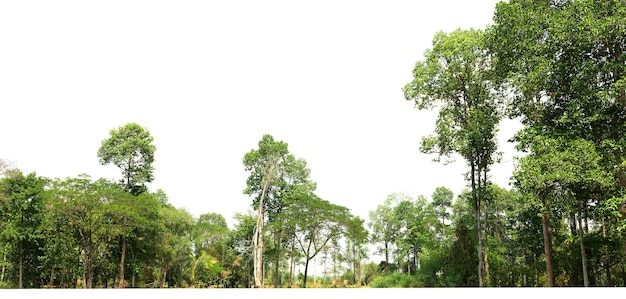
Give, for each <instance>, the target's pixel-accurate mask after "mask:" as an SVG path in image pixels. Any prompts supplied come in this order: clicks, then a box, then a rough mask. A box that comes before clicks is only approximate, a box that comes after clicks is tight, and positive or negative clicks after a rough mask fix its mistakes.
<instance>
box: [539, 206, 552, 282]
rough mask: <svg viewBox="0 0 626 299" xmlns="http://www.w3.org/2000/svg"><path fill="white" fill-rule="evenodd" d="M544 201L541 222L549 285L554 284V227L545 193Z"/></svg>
mask: <svg viewBox="0 0 626 299" xmlns="http://www.w3.org/2000/svg"><path fill="white" fill-rule="evenodd" d="M540 197H541V201H542V203H543V208H544V211H543V217H542V219H541V224H542V226H543V247H544V252H545V256H546V274H547V276H548V277H547V280H548V287H553V286H554V264H553V262H552V227H551V226H550V209H549V207H548V202H547V200H546V197H545V195H544V194H541V195H540Z"/></svg>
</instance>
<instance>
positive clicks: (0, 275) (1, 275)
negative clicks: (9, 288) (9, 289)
mask: <svg viewBox="0 0 626 299" xmlns="http://www.w3.org/2000/svg"><path fill="white" fill-rule="evenodd" d="M6 263H7V252H6V249H5V250H4V258H3V262H2V274H0V282H2V281H4V269H6Z"/></svg>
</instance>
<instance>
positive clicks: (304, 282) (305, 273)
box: [302, 258, 311, 289]
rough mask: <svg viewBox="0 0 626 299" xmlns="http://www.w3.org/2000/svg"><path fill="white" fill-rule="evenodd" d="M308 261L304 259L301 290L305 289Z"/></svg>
mask: <svg viewBox="0 0 626 299" xmlns="http://www.w3.org/2000/svg"><path fill="white" fill-rule="evenodd" d="M309 261H311V260H310V259H308V258H307V259H306V263H305V264H304V278H303V279H302V288H305V289H306V279H307V275H308V271H309Z"/></svg>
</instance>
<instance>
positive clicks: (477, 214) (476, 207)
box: [470, 163, 485, 287]
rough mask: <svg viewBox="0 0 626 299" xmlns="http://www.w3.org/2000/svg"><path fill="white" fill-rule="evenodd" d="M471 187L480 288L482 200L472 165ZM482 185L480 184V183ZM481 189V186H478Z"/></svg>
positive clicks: (482, 277) (474, 167)
mask: <svg viewBox="0 0 626 299" xmlns="http://www.w3.org/2000/svg"><path fill="white" fill-rule="evenodd" d="M470 172H471V185H472V201H473V205H474V220H475V221H476V241H477V242H476V251H477V253H478V286H479V287H482V286H483V284H484V283H485V280H484V264H483V253H482V251H483V250H482V238H481V228H480V198H478V196H477V194H476V191H477V189H476V165H474V163H472V165H471V171H470ZM479 184H480V182H479ZM478 187H479V188H480V186H478Z"/></svg>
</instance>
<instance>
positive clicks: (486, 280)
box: [483, 185, 489, 285]
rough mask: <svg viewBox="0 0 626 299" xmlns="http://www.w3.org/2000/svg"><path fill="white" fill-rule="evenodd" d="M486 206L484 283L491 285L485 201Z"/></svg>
mask: <svg viewBox="0 0 626 299" xmlns="http://www.w3.org/2000/svg"><path fill="white" fill-rule="evenodd" d="M485 186H486V185H485ZM484 206H485V215H484V216H483V217H484V221H485V224H484V230H485V231H484V234H483V237H484V240H485V250H484V260H485V261H484V265H485V272H484V275H485V278H484V283H485V285H489V233H487V227H488V226H487V201H485V203H484Z"/></svg>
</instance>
